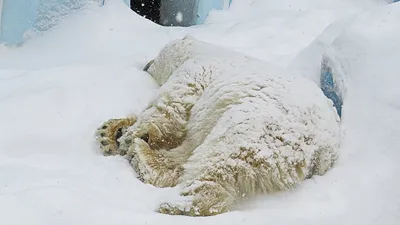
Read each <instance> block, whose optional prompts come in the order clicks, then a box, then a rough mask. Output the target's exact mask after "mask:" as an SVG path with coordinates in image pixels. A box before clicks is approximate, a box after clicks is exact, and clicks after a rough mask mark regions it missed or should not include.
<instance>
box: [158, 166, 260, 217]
mask: <svg viewBox="0 0 400 225" xmlns="http://www.w3.org/2000/svg"><path fill="white" fill-rule="evenodd" d="M255 184H256V173H255V171H254V170H253V169H252V168H250V167H249V166H248V165H246V164H243V163H240V162H239V163H234V164H230V163H227V162H225V161H223V162H220V163H215V164H214V165H213V166H210V167H208V168H207V169H206V170H205V171H204V172H203V173H202V175H201V176H200V177H199V178H198V179H196V180H195V181H193V182H191V183H190V184H189V185H188V186H187V187H186V188H184V190H183V191H182V192H181V196H184V198H185V201H184V202H176V203H163V204H162V205H161V206H160V207H159V209H158V211H159V212H161V213H164V214H172V215H187V216H212V215H217V214H220V213H224V212H228V211H230V210H231V209H232V207H233V206H234V204H235V203H236V201H237V200H238V199H240V198H242V197H243V196H245V195H244V194H247V193H252V192H254V191H255Z"/></svg>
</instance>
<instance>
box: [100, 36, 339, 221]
mask: <svg viewBox="0 0 400 225" xmlns="http://www.w3.org/2000/svg"><path fill="white" fill-rule="evenodd" d="M146 70H147V71H148V72H149V73H150V74H151V75H152V76H153V78H154V79H155V80H156V81H157V82H158V83H159V84H160V85H161V88H160V90H159V92H158V95H157V97H156V98H155V99H154V100H153V101H152V102H151V103H150V104H149V106H148V107H147V108H146V109H145V110H144V111H143V112H142V113H141V114H140V115H139V116H138V117H137V118H136V117H129V118H126V119H117V120H110V121H109V122H107V123H105V125H104V126H102V127H101V128H99V130H98V135H99V141H100V142H101V147H102V149H103V151H104V153H105V154H106V155H109V154H112V155H114V154H120V155H125V156H126V158H127V159H128V160H129V161H130V163H131V165H132V167H133V168H134V170H135V171H136V172H137V174H138V178H139V179H140V180H142V181H143V182H145V183H148V184H152V185H154V186H157V187H174V186H177V188H179V189H180V190H181V192H180V195H181V196H182V197H181V198H180V200H176V201H172V202H165V203H163V204H161V205H160V206H159V208H158V211H159V212H161V213H167V214H178V215H189V216H209V215H216V214H219V213H223V212H227V211H229V210H231V209H232V206H234V204H236V203H237V202H238V201H240V200H241V199H242V198H244V197H251V196H254V195H256V194H263V193H271V192H274V191H279V190H286V189H290V188H294V187H296V186H298V185H299V184H300V182H301V181H302V180H304V179H307V178H310V177H311V176H313V175H323V174H324V173H325V172H326V171H327V170H329V169H330V168H331V167H332V166H333V165H334V163H335V161H336V160H337V158H338V150H339V139H340V138H339V136H340V134H339V117H338V115H337V113H336V111H335V109H334V108H333V105H332V102H331V101H330V100H328V99H327V98H326V97H325V96H324V95H323V93H322V91H321V90H320V89H319V88H318V87H317V85H316V84H314V83H313V82H311V81H309V80H306V79H304V78H300V77H291V76H290V75H288V74H285V72H284V71H280V70H279V69H277V68H273V67H272V66H270V65H268V64H267V63H265V62H262V61H259V60H256V59H252V58H249V57H246V56H244V55H240V54H238V53H235V52H232V51H228V50H226V49H223V48H219V47H217V46H213V45H210V44H207V43H204V42H201V41H198V40H196V39H194V38H192V37H185V38H184V39H180V40H176V41H173V42H171V43H169V44H168V45H166V46H165V47H164V48H163V49H162V50H161V52H160V53H159V55H158V56H157V57H156V58H155V59H154V60H153V61H152V62H151V63H150V64H149V65H148V66H146ZM121 121H122V122H121ZM132 123H133V125H131V124H132ZM112 124H114V125H112ZM127 124H128V125H127ZM124 125H125V126H124ZM110 130H111V131H110Z"/></svg>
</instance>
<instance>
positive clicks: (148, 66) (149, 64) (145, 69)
mask: <svg viewBox="0 0 400 225" xmlns="http://www.w3.org/2000/svg"><path fill="white" fill-rule="evenodd" d="M153 63H154V59H153V60H151V61H150V62H148V63H147V64H146V65H145V66H144V68H143V71H145V72H147V70H148V69H149V68H150V66H151V65H152V64H153Z"/></svg>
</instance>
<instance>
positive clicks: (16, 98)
mask: <svg viewBox="0 0 400 225" xmlns="http://www.w3.org/2000/svg"><path fill="white" fill-rule="evenodd" d="M399 15H400V3H394V4H390V5H386V3H384V1H379V0H357V1H356V0H324V1H321V0H297V1H296V0H280V1H279V0H240V1H233V3H232V6H231V8H230V9H229V10H228V11H219V12H217V11H214V12H212V13H211V14H210V17H209V19H208V20H207V21H206V23H205V24H204V25H199V26H194V27H190V28H179V27H160V26H158V25H155V24H153V23H152V22H150V21H148V20H145V19H143V18H141V17H139V16H138V15H136V14H134V13H133V12H132V11H131V10H130V9H129V8H128V7H126V5H125V4H124V2H123V1H120V0H108V1H106V4H105V6H103V7H97V6H95V7H91V8H87V9H84V10H80V11H78V12H76V13H73V14H70V15H69V16H68V17H67V18H66V19H65V20H64V21H63V22H62V23H60V24H59V25H57V26H55V27H53V28H52V29H51V31H48V32H45V33H42V34H38V35H37V36H34V37H32V38H31V39H30V40H29V41H27V42H26V43H25V44H24V45H23V46H21V47H5V46H0V124H1V127H2V129H1V131H0V132H1V134H0V212H1V213H0V218H1V219H0V221H1V222H2V224H7V225H43V224H52V225H58V224H71V225H77V224H98V225H101V224H148V225H151V224H154V225H158V224H167V225H169V224H174V225H175V224H193V225H197V224H204V223H209V224H227V225H228V224H229V225H230V224H254V225H257V224H274V225H280V224H284V225H287V224H296V225H301V224H304V225H310V224H318V225H321V224H324V225H325V224H348V225H354V224H362V225H369V224H370V225H381V224H382V225H384V224H385V225H397V224H400V181H399V180H398V179H396V178H397V174H398V173H399V171H400V164H399V163H398V161H399V159H400V143H399V142H398V139H399V137H400V128H399V127H400V126H399V125H400V119H399V117H398V115H399V113H400V100H399V99H400V89H399V88H398V87H397V86H398V82H399V78H398V75H399V74H400V69H399V67H398V60H399V58H400V44H399V42H398V40H400V26H399V25H398V21H400V16H399ZM186 34H191V35H193V36H194V37H196V38H198V39H200V40H203V41H206V42H210V43H213V44H215V45H219V46H223V47H226V48H229V49H232V50H235V51H238V52H242V53H245V54H248V55H250V56H253V57H256V58H259V59H262V60H265V61H267V62H270V63H272V64H274V65H276V66H282V67H287V68H289V69H291V70H293V71H295V72H296V73H297V72H299V73H301V74H302V76H304V77H306V78H309V79H311V80H312V81H315V82H316V83H317V84H318V83H319V70H320V65H321V57H320V56H321V54H323V55H326V56H327V57H328V58H330V59H331V60H332V62H333V63H332V64H333V65H332V66H333V67H334V68H336V70H335V71H340V73H338V74H337V75H338V76H340V81H341V82H340V88H341V91H343V96H344V99H343V100H344V105H343V111H342V121H341V127H342V144H341V149H340V158H339V161H338V164H337V165H336V166H335V167H334V168H333V169H332V170H331V171H329V172H328V173H326V174H325V175H324V176H321V177H314V178H313V179H311V180H308V181H306V182H304V183H303V184H302V185H301V186H300V187H298V188H296V189H294V190H292V191H285V192H279V193H276V194H271V195H266V196H262V197H258V198H256V199H252V200H250V201H249V202H247V203H245V204H241V205H240V206H239V207H238V208H237V209H236V210H234V211H232V212H228V213H224V214H221V215H218V216H213V217H205V218H191V217H183V216H168V215H162V214H158V213H156V212H155V209H156V207H157V206H158V205H159V204H160V203H161V202H162V201H163V200H165V199H166V198H168V197H170V196H171V193H174V194H175V190H173V189H169V188H165V189H161V188H156V187H153V186H151V185H146V184H143V183H142V182H140V181H139V180H138V179H137V178H136V176H135V174H134V172H133V170H132V168H131V167H130V165H129V163H128V162H127V161H126V160H125V159H124V158H122V157H119V156H113V157H104V156H103V155H102V154H101V152H100V150H99V147H98V146H97V145H96V143H95V139H94V132H95V130H96V128H97V127H98V126H99V125H100V124H101V123H102V122H103V121H105V120H107V119H109V118H115V117H124V116H127V115H129V114H132V113H133V114H138V113H140V112H141V111H142V110H143V109H144V108H145V107H146V106H147V104H148V102H149V101H150V100H151V99H152V97H153V96H154V94H155V93H156V91H157V90H158V89H159V86H158V85H157V83H156V82H155V81H154V80H153V79H152V78H151V77H150V76H149V75H148V74H147V73H146V72H143V71H142V68H143V67H144V66H145V64H146V63H147V62H148V61H149V60H151V59H153V58H154V57H155V56H156V55H157V53H158V51H159V50H160V49H161V48H162V47H163V46H164V45H165V44H167V43H168V42H170V41H171V40H174V39H177V38H182V37H183V36H185V35H186Z"/></svg>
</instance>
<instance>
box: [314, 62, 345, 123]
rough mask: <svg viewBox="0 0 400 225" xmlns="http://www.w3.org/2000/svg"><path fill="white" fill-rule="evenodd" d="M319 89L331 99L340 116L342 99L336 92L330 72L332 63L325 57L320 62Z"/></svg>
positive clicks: (332, 75)
mask: <svg viewBox="0 0 400 225" xmlns="http://www.w3.org/2000/svg"><path fill="white" fill-rule="evenodd" d="M320 82H321V89H322V92H323V93H324V94H325V96H326V97H328V98H329V99H331V100H332V101H333V105H334V106H335V108H336V111H337V113H338V115H339V117H342V105H343V99H342V98H341V97H340V96H339V95H338V93H337V87H335V82H334V74H333V72H332V65H331V63H330V60H329V59H328V58H327V57H323V58H322V63H321V78H320Z"/></svg>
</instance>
